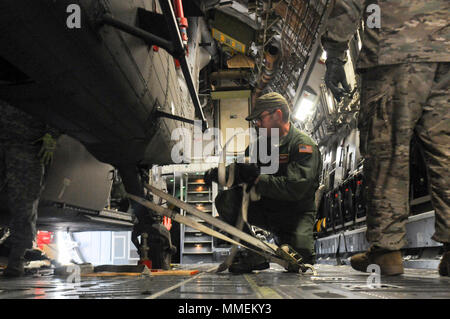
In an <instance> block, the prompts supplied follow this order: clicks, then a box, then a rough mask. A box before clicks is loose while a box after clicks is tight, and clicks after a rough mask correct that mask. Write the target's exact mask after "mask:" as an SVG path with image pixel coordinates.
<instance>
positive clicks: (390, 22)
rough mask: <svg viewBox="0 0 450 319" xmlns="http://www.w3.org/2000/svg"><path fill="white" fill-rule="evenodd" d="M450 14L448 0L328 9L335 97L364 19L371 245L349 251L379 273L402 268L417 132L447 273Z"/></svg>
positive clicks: (363, 114)
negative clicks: (413, 141)
mask: <svg viewBox="0 0 450 319" xmlns="http://www.w3.org/2000/svg"><path fill="white" fill-rule="evenodd" d="M369 4H371V5H372V6H371V7H368V8H367V9H366V6H367V5H369ZM373 4H376V5H378V8H379V9H380V10H379V12H380V14H381V15H380V17H381V24H380V25H379V26H378V28H377V27H376V25H375V27H370V26H369V25H370V24H372V23H373V22H374V20H370V21H369V20H368V19H372V18H373V17H374V16H373V9H372V8H373ZM367 11H369V12H368V13H367ZM449 12H450V2H449V1H448V0H431V1H422V0H408V1H406V0H405V1H363V0H347V1H344V0H337V1H336V2H335V3H334V7H333V8H331V11H330V16H329V19H328V21H327V23H326V27H325V32H324V33H323V35H322V38H321V40H322V45H323V48H324V49H325V50H326V52H327V62H326V65H327V71H326V75H325V82H326V84H327V86H328V87H329V88H330V90H331V91H332V93H333V94H334V96H335V97H336V99H337V100H338V101H339V100H340V99H341V97H342V96H343V94H344V93H346V92H349V91H350V88H349V87H348V84H347V81H346V78H345V72H344V69H343V64H344V63H345V60H346V59H345V57H346V52H345V51H346V50H347V49H348V42H349V40H350V39H351V38H352V37H353V35H354V34H355V32H356V29H357V27H358V25H359V23H360V21H361V18H362V17H363V16H364V13H366V15H365V16H364V20H363V21H364V22H367V23H366V25H365V28H364V32H363V34H362V43H363V47H362V50H361V52H360V56H359V58H358V64H357V69H358V71H359V72H360V73H361V76H362V78H361V79H362V88H361V110H360V117H359V129H360V132H361V140H360V149H361V153H362V155H363V156H364V158H365V162H364V176H365V179H366V183H367V184H366V193H367V203H368V204H367V205H368V207H367V209H368V211H367V233H366V237H367V240H368V241H369V243H370V244H371V248H370V249H369V251H368V252H366V253H363V254H358V255H355V256H353V257H352V259H351V264H352V267H353V268H355V269H357V270H360V271H366V269H367V266H368V265H369V264H371V263H374V264H378V265H380V268H381V273H382V274H387V275H396V274H401V273H403V264H402V257H401V252H400V249H401V248H402V247H403V246H404V245H405V244H406V240H405V235H406V229H405V223H406V221H407V218H408V213H409V207H408V202H409V197H408V194H409V183H410V182H409V158H410V141H411V138H412V136H413V134H415V135H416V136H417V137H418V139H419V141H420V146H421V149H422V153H423V155H424V159H425V162H426V164H427V170H428V178H429V182H430V185H429V186H430V187H429V188H430V194H431V201H432V204H433V206H434V209H435V215H436V223H435V233H434V235H433V237H432V239H433V240H435V241H438V242H441V243H443V244H444V256H443V258H442V260H441V263H440V266H439V272H440V274H441V275H447V276H448V274H449V270H450V269H449V268H450V255H449V254H450V252H449V243H450V207H449V201H450V196H449V191H450V185H449V184H450V176H449V162H450V152H449V150H450V149H449V145H450V139H449V135H450V109H449V105H450V94H449V81H450V63H449V62H450V27H449V24H448V13H449ZM372 26H373V25H372ZM339 83H340V84H341V85H342V88H341V87H339V86H338V85H339Z"/></svg>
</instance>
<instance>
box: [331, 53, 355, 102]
mask: <svg viewBox="0 0 450 319" xmlns="http://www.w3.org/2000/svg"><path fill="white" fill-rule="evenodd" d="M325 64H326V66H327V71H326V73H325V84H326V85H327V87H328V88H329V89H330V90H331V92H332V93H333V96H334V97H335V98H336V100H337V101H338V102H340V101H341V99H342V97H343V96H344V94H345V93H347V94H350V91H351V89H350V86H349V85H348V83H347V78H346V76H345V70H344V64H345V62H342V61H341V60H339V59H338V58H329V59H327V61H326V63H325ZM339 83H341V85H342V88H340V87H339Z"/></svg>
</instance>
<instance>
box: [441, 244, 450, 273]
mask: <svg viewBox="0 0 450 319" xmlns="http://www.w3.org/2000/svg"><path fill="white" fill-rule="evenodd" d="M438 269H439V275H441V276H450V244H447V243H445V244H444V254H443V255H442V258H441V262H440V263H439V268H438Z"/></svg>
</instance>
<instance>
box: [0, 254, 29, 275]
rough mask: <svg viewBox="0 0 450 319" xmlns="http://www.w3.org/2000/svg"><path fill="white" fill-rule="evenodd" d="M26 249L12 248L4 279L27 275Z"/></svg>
mask: <svg viewBox="0 0 450 319" xmlns="http://www.w3.org/2000/svg"><path fill="white" fill-rule="evenodd" d="M24 256H25V249H23V248H12V249H11V252H10V254H9V257H8V266H7V267H6V269H5V270H4V271H3V276H4V277H20V276H23V275H24V273H25V270H24V263H25V258H24Z"/></svg>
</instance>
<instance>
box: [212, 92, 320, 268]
mask: <svg viewBox="0 0 450 319" xmlns="http://www.w3.org/2000/svg"><path fill="white" fill-rule="evenodd" d="M246 120H248V121H254V124H255V125H256V126H257V127H259V128H266V129H267V132H268V133H270V131H271V129H272V128H278V129H279V146H278V156H279V158H276V159H275V160H278V165H279V166H278V170H277V172H276V173H274V174H270V175H269V174H260V168H259V167H260V166H262V164H261V163H260V161H259V160H258V164H257V165H256V164H240V163H238V178H237V181H236V182H235V184H237V183H239V182H244V183H247V184H248V185H252V184H254V190H255V191H256V193H257V194H258V195H260V196H261V199H260V200H258V201H253V202H250V204H249V207H248V222H249V224H251V225H254V226H258V227H260V228H262V229H265V230H268V231H271V232H272V233H273V234H274V235H275V236H276V239H277V242H278V243H279V244H289V245H290V246H291V247H292V248H293V249H294V250H295V251H297V252H298V253H299V254H300V255H302V257H303V261H304V262H305V263H310V264H313V263H314V262H315V255H314V239H313V227H314V220H315V215H316V206H315V192H316V190H317V188H318V186H319V176H320V173H321V170H322V160H321V156H320V152H319V148H318V146H317V145H316V143H315V142H314V141H313V140H312V139H311V138H310V137H309V136H307V135H306V134H304V133H303V132H300V131H299V130H298V129H297V128H295V127H294V125H293V124H292V123H291V122H290V121H289V107H288V104H287V102H286V100H285V99H284V98H283V97H282V96H281V95H280V94H278V93H273V92H272V93H268V94H265V95H263V96H261V97H259V98H258V99H256V103H255V108H254V110H253V111H252V113H251V114H250V115H249V116H248V117H247V118H246ZM268 135H269V136H270V134H268ZM265 138H267V136H265V135H263V134H261V136H260V138H259V139H258V141H256V142H255V143H258V147H259V146H260V145H261V144H260V141H261V139H265ZM269 145H270V144H269ZM255 149H256V148H255ZM247 153H248V149H247ZM273 160H274V159H273V158H272V161H273ZM213 170H215V176H216V178H215V181H217V169H213ZM208 174H210V173H208V172H207V174H206V176H205V181H206V182H208V179H210V178H209V177H208ZM241 203H242V187H240V186H238V187H233V188H231V189H229V190H226V191H223V192H221V193H219V194H218V195H217V197H216V200H215V205H216V208H217V211H218V213H219V215H220V217H221V218H222V219H223V220H225V221H226V222H227V223H229V224H231V225H235V224H236V220H237V217H238V214H240V213H241ZM244 230H245V231H246V232H250V230H249V229H248V228H247V227H245V229H244ZM268 267H269V264H268V262H267V261H266V260H265V259H264V258H263V257H261V256H259V255H257V254H256V253H253V252H251V251H244V252H242V254H241V256H237V258H236V261H235V262H234V263H233V264H232V265H231V266H230V268H229V271H230V272H236V273H243V272H251V271H252V270H261V269H265V268H268Z"/></svg>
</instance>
